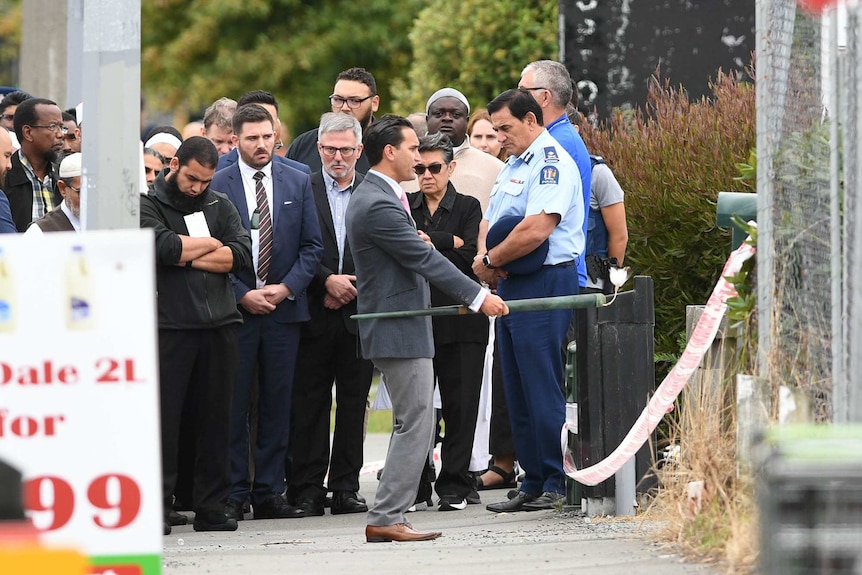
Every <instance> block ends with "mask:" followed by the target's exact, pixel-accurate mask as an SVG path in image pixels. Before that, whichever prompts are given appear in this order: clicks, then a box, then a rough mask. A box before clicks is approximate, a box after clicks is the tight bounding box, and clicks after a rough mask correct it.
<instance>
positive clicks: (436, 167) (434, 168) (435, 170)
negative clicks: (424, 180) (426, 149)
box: [413, 163, 443, 176]
mask: <svg viewBox="0 0 862 575" xmlns="http://www.w3.org/2000/svg"><path fill="white" fill-rule="evenodd" d="M442 169H443V164H440V163H435V164H431V165H430V166H423V165H422V164H419V165H418V166H413V171H414V172H416V175H417V176H421V175H422V174H424V173H425V170H428V171H429V172H431V173H432V174H434V175H435V176H436V175H437V174H439V173H440V170H442Z"/></svg>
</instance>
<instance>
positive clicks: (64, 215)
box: [25, 152, 81, 235]
mask: <svg viewBox="0 0 862 575" xmlns="http://www.w3.org/2000/svg"><path fill="white" fill-rule="evenodd" d="M57 189H58V190H59V191H60V194H61V195H62V196H63V202H62V203H61V204H60V206H59V209H56V210H52V211H50V212H48V213H47V214H45V215H44V216H42V217H41V218H39V219H38V220H36V221H35V222H33V223H32V224H30V227H29V228H27V231H26V232H25V235H39V234H41V233H42V232H80V231H81V153H80V152H75V153H73V154H69V155H68V156H66V157H65V158H63V161H62V162H60V180H59V181H58V182H57Z"/></svg>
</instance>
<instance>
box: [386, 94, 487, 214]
mask: <svg viewBox="0 0 862 575" xmlns="http://www.w3.org/2000/svg"><path fill="white" fill-rule="evenodd" d="M425 112H426V116H427V120H426V123H427V128H428V135H432V134H437V133H440V134H445V135H447V136H449V139H450V140H451V141H452V145H453V146H454V151H455V161H457V162H458V169H457V170H456V171H455V172H454V173H453V174H452V184H453V185H454V186H455V189H456V190H458V192H460V193H462V194H465V195H467V196H472V197H474V198H476V199H477V200H479V203H480V204H481V206H482V211H483V212H484V211H485V209H486V208H487V207H488V198H489V197H490V194H491V188H493V187H494V182H495V181H496V180H497V175H498V174H499V173H500V170H502V169H503V162H501V161H500V160H498V159H497V158H495V157H493V156H491V155H490V154H486V153H485V152H483V151H481V150H478V149H476V148H474V147H472V146H471V145H470V138H469V137H467V120H468V119H469V117H470V103H469V102H468V101H467V97H466V96H465V95H464V94H462V93H461V92H459V91H458V90H456V89H454V88H442V89H440V90H437V91H436V92H434V93H433V94H432V95H431V97H430V98H428V103H427V104H426V105H425ZM401 187H402V188H403V189H404V191H405V192H415V191H417V190H419V179H416V180H411V181H409V182H403V183H402V184H401Z"/></svg>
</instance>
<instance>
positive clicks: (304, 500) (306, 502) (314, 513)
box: [296, 497, 324, 517]
mask: <svg viewBox="0 0 862 575" xmlns="http://www.w3.org/2000/svg"><path fill="white" fill-rule="evenodd" d="M323 506H324V503H323V501H319V500H316V499H313V498H311V497H298V498H297V499H296V508H297V509H300V510H302V512H303V513H305V516H306V517H320V516H321V515H323V513H324V511H323Z"/></svg>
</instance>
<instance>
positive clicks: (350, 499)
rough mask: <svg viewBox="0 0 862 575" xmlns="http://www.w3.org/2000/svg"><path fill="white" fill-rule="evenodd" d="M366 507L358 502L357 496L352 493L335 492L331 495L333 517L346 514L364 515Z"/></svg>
mask: <svg viewBox="0 0 862 575" xmlns="http://www.w3.org/2000/svg"><path fill="white" fill-rule="evenodd" d="M367 511H368V506H367V505H366V504H365V502H364V501H360V500H359V495H358V494H356V493H355V492H353V491H336V492H335V493H333V494H332V509H331V510H330V513H332V514H333V515H346V514H347V513H365V512H367Z"/></svg>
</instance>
